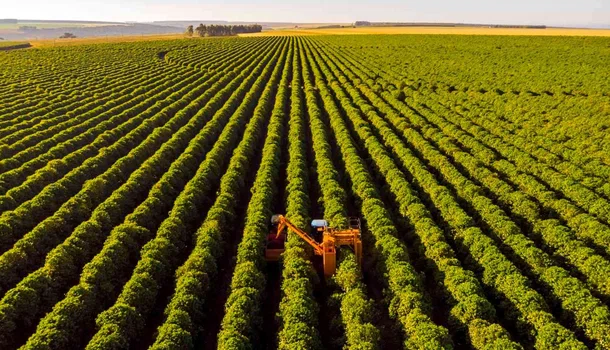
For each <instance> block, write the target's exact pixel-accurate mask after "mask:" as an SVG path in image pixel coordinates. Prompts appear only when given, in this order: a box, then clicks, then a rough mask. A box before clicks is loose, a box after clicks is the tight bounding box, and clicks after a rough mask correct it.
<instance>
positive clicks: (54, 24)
mask: <svg viewBox="0 0 610 350" xmlns="http://www.w3.org/2000/svg"><path fill="white" fill-rule="evenodd" d="M113 24H114V25H120V24H118V23H110V22H99V23H96V22H61V21H52V22H49V21H40V22H38V21H19V22H17V23H0V30H3V29H5V30H8V29H11V30H17V29H19V27H23V26H28V27H36V28H38V29H44V28H76V27H97V26H107V25H113Z"/></svg>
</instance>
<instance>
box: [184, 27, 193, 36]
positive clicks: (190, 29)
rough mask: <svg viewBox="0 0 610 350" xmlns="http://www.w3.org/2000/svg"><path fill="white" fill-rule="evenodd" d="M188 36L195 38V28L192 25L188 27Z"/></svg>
mask: <svg viewBox="0 0 610 350" xmlns="http://www.w3.org/2000/svg"><path fill="white" fill-rule="evenodd" d="M186 35H188V36H193V26H192V25H190V26H188V27H186Z"/></svg>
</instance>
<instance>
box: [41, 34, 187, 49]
mask: <svg viewBox="0 0 610 350" xmlns="http://www.w3.org/2000/svg"><path fill="white" fill-rule="evenodd" d="M182 38H186V37H185V36H184V34H153V35H131V36H109V37H106V36H102V37H89V38H75V39H41V40H31V41H30V44H32V46H33V47H53V46H70V45H81V44H97V43H119V42H134V41H151V40H170V39H182Z"/></svg>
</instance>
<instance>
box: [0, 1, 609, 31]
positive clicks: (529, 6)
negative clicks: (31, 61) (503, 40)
mask: <svg viewBox="0 0 610 350" xmlns="http://www.w3.org/2000/svg"><path fill="white" fill-rule="evenodd" d="M0 18H18V19H53V20H92V21H95V20H97V21H119V22H125V21H139V22H147V21H164V20H173V21H177V20H229V21H259V22H299V23H327V22H328V23H351V22H354V21H356V20H365V21H386V22H459V23H485V24H487V23H490V24H491V23H493V24H545V25H555V26H609V27H610V0H504V1H498V0H461V1H456V0H423V1H422V0H419V1H413V0H402V1H401V0H335V1H323V0H305V1H304V0H250V1H246V0H207V1H202V0H53V1H49V0H0Z"/></svg>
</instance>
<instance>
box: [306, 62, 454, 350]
mask: <svg viewBox="0 0 610 350" xmlns="http://www.w3.org/2000/svg"><path fill="white" fill-rule="evenodd" d="M302 54H303V55H304V53H302ZM309 59H310V66H311V68H312V71H313V73H314V76H315V78H316V80H315V81H316V86H317V87H318V89H319V90H320V96H321V98H322V100H323V101H324V106H325V107H326V109H327V111H328V114H329V117H330V123H331V127H332V128H333V131H334V133H335V135H336V139H337V143H338V145H339V148H340V151H341V154H342V157H343V160H344V162H345V166H346V170H347V173H348V174H349V176H350V179H351V181H352V184H353V192H354V194H355V196H356V197H357V198H358V200H359V201H360V207H361V211H362V214H363V218H364V220H366V223H367V227H368V229H369V231H370V233H371V234H372V236H373V238H374V240H375V243H374V244H375V247H376V248H377V250H378V251H379V255H380V258H381V260H382V262H383V268H384V270H385V271H384V273H387V282H388V286H387V287H388V292H389V293H391V301H390V315H391V316H393V317H394V318H396V319H397V320H398V321H399V322H400V323H401V324H402V325H403V330H404V331H405V333H406V334H407V340H406V346H407V347H434V348H451V340H450V338H449V335H448V332H447V330H446V329H445V328H443V327H440V326H438V325H436V324H434V322H432V320H431V318H430V306H429V305H428V304H427V303H426V302H425V301H424V295H423V286H422V283H421V280H420V277H419V275H418V274H417V272H416V271H415V269H414V268H413V266H412V265H411V264H410V262H409V257H408V253H407V249H406V246H405V245H404V244H403V243H402V242H401V241H400V240H399V239H398V238H397V235H398V232H397V230H396V227H395V226H394V224H393V222H392V219H391V218H390V213H389V212H388V211H387V209H386V208H385V205H384V204H383V202H382V201H381V199H380V196H379V194H378V192H377V188H376V187H375V185H374V182H373V180H372V178H371V175H370V173H369V172H368V170H367V169H366V166H365V164H364V162H363V160H362V158H360V156H359V155H358V153H357V151H356V148H355V145H354V144H353V141H352V139H351V137H350V135H349V131H348V130H347V129H346V127H345V125H343V123H342V122H341V120H340V115H337V113H338V111H337V108H336V106H334V102H333V101H332V94H331V92H330V91H329V90H328V88H327V87H326V85H325V81H324V79H323V78H322V75H321V73H320V72H319V70H318V69H317V67H316V65H315V63H314V62H313V61H311V60H312V58H311V57H309ZM305 80H306V81H307V79H305Z"/></svg>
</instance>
